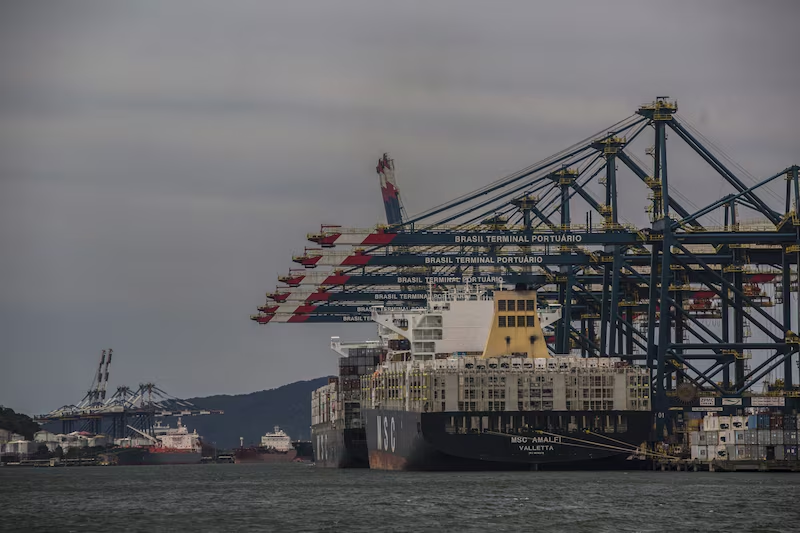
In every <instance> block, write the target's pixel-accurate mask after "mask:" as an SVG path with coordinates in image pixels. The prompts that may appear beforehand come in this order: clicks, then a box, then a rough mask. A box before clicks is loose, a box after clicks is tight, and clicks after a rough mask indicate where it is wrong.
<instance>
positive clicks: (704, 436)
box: [697, 431, 708, 446]
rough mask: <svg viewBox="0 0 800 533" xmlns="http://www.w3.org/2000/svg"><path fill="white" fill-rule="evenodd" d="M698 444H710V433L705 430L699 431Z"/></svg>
mask: <svg viewBox="0 0 800 533" xmlns="http://www.w3.org/2000/svg"><path fill="white" fill-rule="evenodd" d="M697 438H698V440H697V444H699V445H700V446H707V445H708V433H707V432H705V431H699V432H698V434H697Z"/></svg>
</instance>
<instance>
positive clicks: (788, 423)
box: [689, 413, 800, 462]
mask: <svg viewBox="0 0 800 533" xmlns="http://www.w3.org/2000/svg"><path fill="white" fill-rule="evenodd" d="M798 426H800V415H796V414H783V413H759V414H754V415H749V416H713V415H711V416H706V417H705V418H703V424H702V429H701V430H700V431H692V432H690V433H689V445H690V447H691V454H692V455H691V458H692V460H695V461H700V462H711V461H793V462H797V461H800V458H799V457H798V431H797V429H798Z"/></svg>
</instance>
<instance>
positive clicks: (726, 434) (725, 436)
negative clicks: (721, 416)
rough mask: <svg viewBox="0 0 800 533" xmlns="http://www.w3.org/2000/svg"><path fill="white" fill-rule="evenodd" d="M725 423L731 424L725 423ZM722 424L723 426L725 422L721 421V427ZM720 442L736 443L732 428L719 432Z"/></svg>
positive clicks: (726, 443)
mask: <svg viewBox="0 0 800 533" xmlns="http://www.w3.org/2000/svg"><path fill="white" fill-rule="evenodd" d="M725 425H728V426H730V424H725ZM722 426H723V424H722V423H720V427H722ZM719 443H720V444H725V445H728V444H734V443H735V439H734V432H733V431H732V430H727V431H720V432H719Z"/></svg>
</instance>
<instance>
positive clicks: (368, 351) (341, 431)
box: [311, 339, 386, 468]
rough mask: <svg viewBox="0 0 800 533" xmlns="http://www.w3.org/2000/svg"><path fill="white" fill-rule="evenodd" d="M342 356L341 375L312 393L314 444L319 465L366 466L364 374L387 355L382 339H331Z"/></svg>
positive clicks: (312, 443)
mask: <svg viewBox="0 0 800 533" xmlns="http://www.w3.org/2000/svg"><path fill="white" fill-rule="evenodd" d="M331 344H332V347H333V348H334V350H336V351H337V352H338V353H339V354H340V355H341V357H340V358H339V376H338V377H335V378H330V379H329V381H328V384H327V385H325V386H324V387H320V388H319V389H317V390H315V391H313V392H312V393H311V445H312V447H313V453H314V462H315V464H316V465H317V466H322V467H332V468H367V467H369V459H368V455H367V437H366V433H365V431H364V419H363V417H362V416H361V376H364V375H370V374H372V372H374V370H375V367H376V366H377V365H378V364H380V362H381V361H382V360H383V358H384V356H385V355H386V349H385V347H384V346H383V345H382V343H381V342H378V341H367V342H364V343H352V344H348V345H344V344H342V343H339V342H338V339H336V340H335V341H334V342H332V343H331Z"/></svg>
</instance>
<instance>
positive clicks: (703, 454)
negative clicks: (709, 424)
mask: <svg viewBox="0 0 800 533" xmlns="http://www.w3.org/2000/svg"><path fill="white" fill-rule="evenodd" d="M690 450H691V453H692V460H694V461H705V460H706V459H707V458H708V449H707V448H706V447H705V446H698V445H696V444H695V445H694V446H691V447H690ZM701 450H702V451H701Z"/></svg>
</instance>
